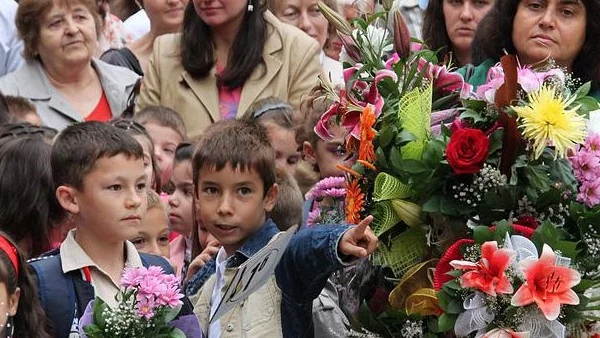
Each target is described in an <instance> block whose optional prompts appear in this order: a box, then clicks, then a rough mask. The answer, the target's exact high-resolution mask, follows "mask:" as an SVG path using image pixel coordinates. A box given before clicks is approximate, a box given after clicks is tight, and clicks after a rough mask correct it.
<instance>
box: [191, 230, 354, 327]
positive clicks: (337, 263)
mask: <svg viewBox="0 0 600 338" xmlns="http://www.w3.org/2000/svg"><path fill="white" fill-rule="evenodd" d="M348 229H349V227H348V226H345V225H319V226H314V227H311V228H310V229H302V230H300V231H298V232H297V233H296V234H295V235H294V237H292V240H291V242H290V244H289V246H288V247H287V249H286V251H285V253H284V254H283V257H282V258H281V261H280V262H279V264H278V265H277V267H276V268H275V274H274V277H275V281H276V284H277V287H278V288H279V289H280V290H281V304H280V309H279V310H280V311H278V312H280V313H281V326H282V328H281V329H282V332H283V337H313V336H314V328H313V324H312V305H313V300H314V299H315V298H317V296H318V295H319V293H320V292H321V290H322V289H323V287H324V286H325V283H326V282H327V279H328V278H329V276H330V275H331V273H333V272H334V271H336V270H338V269H340V268H342V267H343V266H345V265H347V264H346V263H345V262H344V261H342V258H341V257H340V256H339V254H338V243H339V240H340V239H341V237H342V235H343V234H344V233H345V232H346V231H347V230H348ZM278 232H279V230H278V229H277V226H276V225H275V223H273V221H271V220H270V219H269V220H267V221H266V222H265V224H264V225H263V226H262V227H261V228H260V229H259V230H258V231H257V232H256V233H254V234H253V235H252V236H251V237H250V238H248V239H247V240H246V242H245V244H244V245H243V246H242V247H241V248H240V249H238V250H237V252H236V253H235V254H233V255H232V256H231V257H230V258H229V259H228V261H227V268H232V267H237V266H239V265H240V264H242V263H243V262H244V261H246V260H247V259H248V258H249V257H251V256H252V255H254V254H255V253H256V252H258V251H259V250H260V249H261V248H263V247H264V246H266V245H267V243H269V241H270V240H271V238H272V237H273V236H275V234H277V233H278ZM215 266H216V264H215V258H213V259H212V260H210V261H209V262H208V263H207V264H206V265H205V266H204V267H202V269H200V270H199V271H198V272H197V273H196V274H195V275H194V276H193V277H192V279H191V280H190V281H189V283H188V285H187V287H186V293H187V294H188V295H195V294H197V293H198V292H199V291H200V292H201V291H202V290H201V288H202V286H203V285H204V284H205V283H206V281H207V280H208V279H209V278H210V277H211V276H212V275H213V274H214V273H215Z"/></svg>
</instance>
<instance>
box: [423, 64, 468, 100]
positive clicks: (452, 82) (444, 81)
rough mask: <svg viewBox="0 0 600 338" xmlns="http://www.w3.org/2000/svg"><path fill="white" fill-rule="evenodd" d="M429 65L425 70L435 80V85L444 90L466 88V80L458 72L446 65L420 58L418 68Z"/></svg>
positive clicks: (428, 76)
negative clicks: (450, 69) (452, 70)
mask: <svg viewBox="0 0 600 338" xmlns="http://www.w3.org/2000/svg"><path fill="white" fill-rule="evenodd" d="M425 67H427V71H426V72H425V74H426V76H427V78H428V79H430V80H433V87H434V89H436V90H441V91H444V92H453V91H457V90H461V91H462V90H464V89H465V86H464V84H465V80H464V79H463V77H462V75H460V74H459V73H457V72H451V71H449V70H448V68H447V67H446V66H439V65H435V64H432V63H431V62H429V61H427V60H425V59H423V58H420V59H419V64H418V67H417V69H418V70H419V71H421V70H422V69H423V68H425Z"/></svg>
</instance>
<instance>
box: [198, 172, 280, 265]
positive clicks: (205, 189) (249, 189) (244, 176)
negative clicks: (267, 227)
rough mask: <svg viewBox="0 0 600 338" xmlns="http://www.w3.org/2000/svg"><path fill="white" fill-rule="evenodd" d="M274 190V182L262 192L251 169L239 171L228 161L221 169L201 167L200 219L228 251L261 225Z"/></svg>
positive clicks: (259, 180)
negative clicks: (265, 191)
mask: <svg viewBox="0 0 600 338" xmlns="http://www.w3.org/2000/svg"><path fill="white" fill-rule="evenodd" d="M277 191H278V190H277V185H274V186H273V187H271V188H270V189H269V190H268V191H267V194H266V195H265V194H264V184H263V181H262V179H261V177H260V176H259V174H258V172H256V171H255V170H254V169H247V170H245V171H241V170H239V169H233V168H232V167H231V165H230V164H227V165H226V166H225V167H224V168H223V169H222V170H220V171H216V170H214V169H212V168H203V169H201V170H200V173H199V179H198V182H197V194H198V201H197V203H198V205H197V208H198V210H199V217H200V221H201V222H202V225H203V226H204V227H206V229H207V230H208V232H210V233H211V234H212V235H213V236H215V238H216V239H217V240H218V241H219V242H220V243H221V245H223V247H224V249H225V251H226V252H227V254H228V255H231V254H233V253H234V252H235V251H236V250H237V249H239V248H240V247H241V246H242V245H243V244H244V242H245V241H246V239H247V238H248V237H250V236H251V235H252V234H254V233H255V232H256V231H258V229H260V228H261V227H262V225H263V224H264V222H265V219H266V216H265V214H266V213H267V212H269V211H271V210H272V209H273V205H275V201H276V199H277Z"/></svg>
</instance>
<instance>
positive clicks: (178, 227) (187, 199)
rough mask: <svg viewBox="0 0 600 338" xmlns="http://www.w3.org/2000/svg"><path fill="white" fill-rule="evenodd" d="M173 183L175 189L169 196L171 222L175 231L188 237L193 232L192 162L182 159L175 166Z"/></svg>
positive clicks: (172, 177)
mask: <svg viewBox="0 0 600 338" xmlns="http://www.w3.org/2000/svg"><path fill="white" fill-rule="evenodd" d="M171 184H172V185H173V187H175V191H174V192H173V194H172V195H171V197H169V206H170V207H171V208H170V210H169V222H170V223H171V227H173V230H174V231H175V232H178V233H180V234H182V235H184V236H186V237H190V235H191V233H192V226H193V224H194V219H193V216H192V215H193V209H192V207H193V204H194V201H193V197H194V181H193V178H192V162H191V161H189V160H186V161H181V162H179V163H177V165H176V166H175V167H174V168H173V176H171Z"/></svg>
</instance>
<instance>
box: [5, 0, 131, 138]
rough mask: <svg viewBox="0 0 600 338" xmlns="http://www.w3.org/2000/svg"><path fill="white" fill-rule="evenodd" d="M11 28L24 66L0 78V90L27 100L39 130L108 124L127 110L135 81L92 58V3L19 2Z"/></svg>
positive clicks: (122, 70)
mask: <svg viewBox="0 0 600 338" xmlns="http://www.w3.org/2000/svg"><path fill="white" fill-rule="evenodd" d="M16 24H17V29H18V31H19V35H20V36H21V38H22V39H23V41H24V45H25V48H24V54H25V58H26V59H27V62H26V64H25V65H23V66H22V67H21V68H20V69H19V70H17V71H16V72H14V73H12V74H9V75H7V76H5V77H3V78H2V79H0V91H2V92H3V93H4V94H6V95H18V96H23V97H25V98H27V99H29V100H31V102H33V104H35V106H36V109H37V112H38V114H39V115H40V119H41V121H42V124H43V125H46V126H49V127H52V128H55V129H57V130H61V129H63V128H65V127H66V126H67V125H69V124H71V123H73V122H78V121H90V120H96V121H108V120H110V119H111V118H113V117H115V116H119V115H121V113H122V112H123V111H124V110H125V109H126V108H127V104H128V98H129V96H130V94H131V92H132V91H133V88H134V85H135V83H136V81H137V79H138V76H137V75H136V74H135V73H134V72H132V71H130V70H128V69H125V68H121V67H116V66H112V65H108V64H106V63H104V62H102V61H99V60H96V59H93V57H92V56H93V55H94V51H95V50H96V47H97V39H98V34H99V33H98V32H99V31H100V30H99V28H100V25H101V21H100V18H99V16H98V15H97V13H96V1H95V0H73V1H65V0H21V1H20V3H19V9H18V11H17V17H16Z"/></svg>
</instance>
